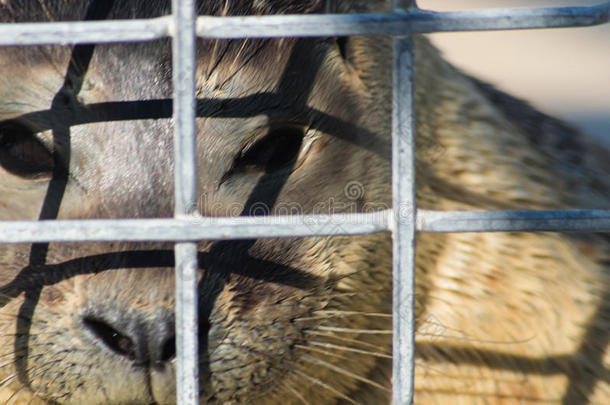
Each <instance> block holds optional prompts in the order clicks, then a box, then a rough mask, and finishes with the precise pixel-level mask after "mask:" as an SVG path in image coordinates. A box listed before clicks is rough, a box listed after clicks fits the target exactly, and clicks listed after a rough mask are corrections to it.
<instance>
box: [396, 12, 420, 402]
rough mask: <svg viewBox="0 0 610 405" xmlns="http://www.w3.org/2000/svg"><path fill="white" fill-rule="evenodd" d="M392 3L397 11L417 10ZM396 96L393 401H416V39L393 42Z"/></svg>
mask: <svg viewBox="0 0 610 405" xmlns="http://www.w3.org/2000/svg"><path fill="white" fill-rule="evenodd" d="M415 7H416V5H415V1H408V0H394V9H395V11H397V12H404V11H406V10H408V9H411V8H415ZM393 41H394V66H393V78H394V86H393V96H392V98H393V99H392V103H393V104H392V189H393V193H392V194H393V201H392V206H393V210H394V215H393V216H392V220H393V221H394V222H393V229H392V231H393V233H392V236H393V295H394V297H393V305H394V307H393V331H394V333H393V379H392V380H393V390H392V395H393V401H392V403H393V404H395V405H398V404H411V403H413V368H414V361H415V339H414V335H415V299H414V298H415V297H414V296H415V219H416V205H415V125H414V115H415V112H414V101H413V98H414V80H413V79H414V76H413V71H414V59H413V40H412V38H410V37H396V38H394V40H393Z"/></svg>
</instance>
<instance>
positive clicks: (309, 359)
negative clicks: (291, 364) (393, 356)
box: [301, 356, 392, 392]
mask: <svg viewBox="0 0 610 405" xmlns="http://www.w3.org/2000/svg"><path fill="white" fill-rule="evenodd" d="M301 359H302V360H303V361H307V362H309V363H311V364H316V365H318V366H322V367H326V368H327V369H329V370H332V371H334V372H336V373H339V374H343V375H344V376H347V377H350V378H353V379H355V380H358V381H360V382H363V383H365V384H368V385H370V386H372V387H375V388H379V389H380V390H383V391H387V392H392V389H391V388H388V387H384V386H383V385H381V384H379V383H376V382H375V381H372V380H370V379H368V378H366V377H362V376H360V375H358V374H354V373H352V372H351V371H347V370H345V369H343V368H341V367H338V366H335V365H334V364H330V363H328V362H326V361H324V360H321V359H318V358H315V357H310V356H303V357H302V358H301Z"/></svg>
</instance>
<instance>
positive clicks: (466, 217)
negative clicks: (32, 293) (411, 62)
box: [0, 210, 610, 243]
mask: <svg viewBox="0 0 610 405" xmlns="http://www.w3.org/2000/svg"><path fill="white" fill-rule="evenodd" d="M392 215H393V214H392V211H391V210H384V211H378V212H372V213H366V214H333V215H303V216H297V215H294V216H265V217H223V218H211V217H198V218H179V219H117V220H101V219H88V220H56V221H3V222H0V243H30V242H32V243H33V242H102V241H131V242H136V241H180V242H194V241H198V240H212V239H225V240H226V239H253V238H265V237H269V238H281V237H290V236H295V237H306V236H316V235H359V234H368V233H376V232H383V231H387V230H391V229H392V228H393V227H394V225H393V221H390V220H391V218H392ZM390 222H392V224H390ZM417 230H418V231H423V232H447V233H448V232H506V231H508V232H535V231H546V232H610V211H602V210H567V211H468V212H462V211H429V210H418V212H417Z"/></svg>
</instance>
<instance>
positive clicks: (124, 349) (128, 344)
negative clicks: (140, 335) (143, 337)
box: [83, 317, 136, 360]
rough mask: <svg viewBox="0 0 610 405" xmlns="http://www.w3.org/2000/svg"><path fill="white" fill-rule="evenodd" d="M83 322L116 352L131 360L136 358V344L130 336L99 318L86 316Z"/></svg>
mask: <svg viewBox="0 0 610 405" xmlns="http://www.w3.org/2000/svg"><path fill="white" fill-rule="evenodd" d="M83 323H84V324H85V326H86V327H87V328H88V329H89V330H90V331H91V332H92V333H93V334H94V335H95V336H97V337H98V338H99V339H100V340H101V341H102V342H104V344H105V345H106V346H107V347H108V348H110V349H111V350H112V351H114V352H115V353H117V354H120V355H122V356H125V357H127V358H128V359H130V360H134V359H135V358H136V351H135V344H134V343H133V340H131V338H129V337H128V336H125V335H123V334H122V333H120V332H119V331H117V330H116V329H114V328H113V327H112V326H110V325H108V324H107V323H106V322H104V321H102V320H99V319H95V318H90V317H85V318H83Z"/></svg>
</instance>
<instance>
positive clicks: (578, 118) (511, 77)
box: [418, 0, 610, 145]
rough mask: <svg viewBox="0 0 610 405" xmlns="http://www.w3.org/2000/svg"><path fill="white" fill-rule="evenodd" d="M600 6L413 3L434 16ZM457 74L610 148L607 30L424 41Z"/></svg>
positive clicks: (562, 0) (525, 1) (565, 0)
mask: <svg viewBox="0 0 610 405" xmlns="http://www.w3.org/2000/svg"><path fill="white" fill-rule="evenodd" d="M603 2H604V0H593V1H591V0H572V1H569V0H419V1H418V5H419V7H420V8H424V9H430V10H435V11H458V10H472V9H477V8H507V7H508V8H513V7H561V6H587V5H595V4H600V3H603ZM430 38H431V39H432V41H433V42H434V43H435V44H436V45H437V46H438V47H439V48H440V49H441V50H442V51H443V54H444V55H445V57H446V58H447V59H449V60H450V61H452V62H453V63H454V64H455V65H457V66H458V67H460V68H461V69H462V70H464V71H466V72H468V73H470V74H472V75H474V76H476V77H478V78H480V79H483V80H485V81H487V82H489V83H492V84H494V85H495V86H496V87H498V88H500V89H502V90H504V91H506V92H509V93H511V94H513V95H515V96H518V97H520V98H523V99H526V100H528V101H529V102H531V103H532V104H533V105H534V106H535V107H537V108H538V109H540V110H542V111H544V112H546V113H549V114H551V115H554V116H558V117H560V118H563V119H564V120H566V121H569V122H570V123H572V124H573V125H575V126H576V127H578V128H580V129H582V130H583V131H585V132H587V133H589V134H591V135H592V136H594V137H596V138H598V139H603V140H604V141H605V142H606V144H607V145H610V24H605V25H602V26H598V27H590V28H561V29H552V30H551V29H544V30H526V31H504V32H475V33H442V34H432V35H430Z"/></svg>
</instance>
